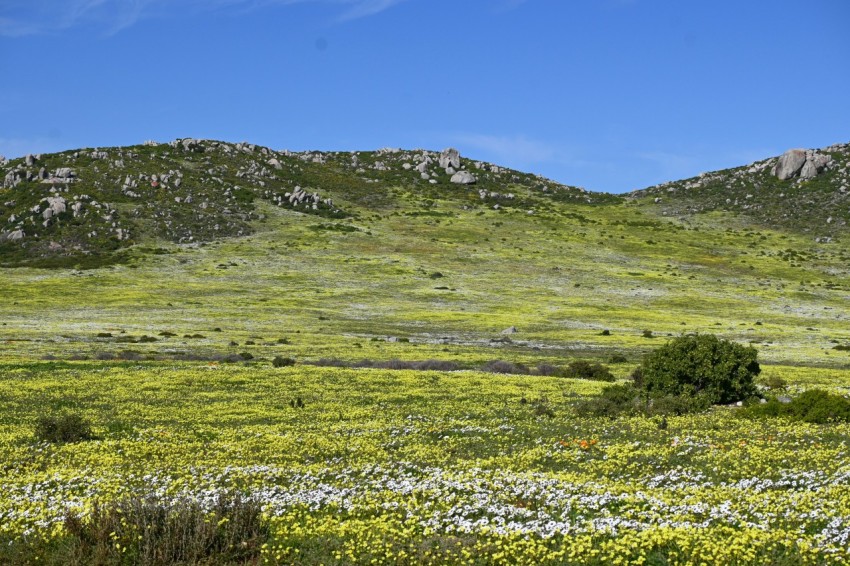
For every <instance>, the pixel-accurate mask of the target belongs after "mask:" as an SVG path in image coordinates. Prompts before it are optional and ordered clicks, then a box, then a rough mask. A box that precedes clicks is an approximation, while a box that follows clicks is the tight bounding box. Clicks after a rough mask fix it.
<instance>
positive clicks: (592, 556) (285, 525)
mask: <svg viewBox="0 0 850 566" xmlns="http://www.w3.org/2000/svg"><path fill="white" fill-rule="evenodd" d="M765 373H768V374H774V375H777V376H780V377H782V378H784V379H786V380H787V381H788V382H789V383H791V385H792V389H793V388H795V387H796V388H803V387H806V386H808V385H809V384H812V383H816V384H818V385H819V386H820V387H826V388H832V389H833V390H836V391H842V390H843V389H842V384H846V383H847V377H848V376H847V375H846V372H844V371H840V370H815V369H798V368H790V367H779V366H772V367H769V368H766V370H765ZM602 385H603V384H601V383H596V382H590V381H582V380H571V379H562V378H553V377H541V376H508V375H496V374H487V373H479V372H472V371H459V372H428V371H409V370H407V371H391V370H373V369H340V368H318V367H310V366H300V365H299V366H295V367H288V368H272V367H270V366H269V365H268V364H264V365H256V366H250V365H247V366H238V367H237V366H227V365H221V366H219V365H216V364H189V363H186V364H180V363H168V364H156V363H146V364H142V365H135V364H130V363H127V364H114V363H113V364H111V365H110V364H103V363H99V362H98V363H95V362H75V363H55V362H50V363H48V362H33V363H26V364H17V365H14V364H9V363H7V364H5V365H4V366H2V367H0V399H2V406H3V408H4V410H3V413H2V417H0V418H2V421H0V449H1V450H2V452H3V459H2V468H0V539H2V549H0V561H2V562H3V563H9V562H29V563H41V562H43V561H45V560H46V561H48V562H49V561H50V560H53V561H54V562H55V561H56V560H58V559H57V558H56V557H57V556H58V557H61V556H66V557H67V555H63V554H62V552H61V549H62V548H63V545H68V544H69V543H68V540H69V537H70V534H69V533H70V531H69V529H70V530H72V526H73V525H75V524H76V525H80V524H83V525H84V524H86V521H89V520H90V519H91V517H92V516H94V515H96V514H97V513H98V512H99V510H101V509H103V508H104V507H105V506H109V505H110V504H112V505H115V504H117V503H120V502H122V501H123V502H126V501H148V502H155V505H156V506H158V508H161V509H163V510H165V511H166V512H167V510H168V509H176V508H180V506H184V507H186V506H187V505H188V506H190V507H191V506H194V507H193V508H199V509H204V510H207V509H213V508H214V507H215V506H216V504H217V502H218V503H220V502H221V500H222V498H224V497H239V498H240V500H241V501H243V504H244V503H245V502H249V503H250V502H254V503H256V504H257V505H259V506H260V508H261V510H262V511H261V512H262V515H261V517H262V523H263V525H264V527H263V528H264V529H265V530H264V532H266V533H267V534H266V535H265V536H264V538H263V539H262V541H261V544H260V542H256V541H241V542H239V543H238V544H237V546H238V545H239V544H241V545H243V546H245V545H250V544H255V543H256V544H257V548H256V549H255V550H256V552H255V553H254V554H250V558H249V559H247V560H248V561H249V562H259V563H270V564H278V563H279V564H291V563H298V564H363V563H380V564H386V563H389V564H418V563H424V564H491V563H497V564H500V563H514V564H573V563H574V564H587V563H590V564H632V563H634V564H642V563H643V564H667V563H672V564H801V563H802V564H841V563H846V562H848V561H850V551H848V547H850V456H848V446H847V443H848V438H850V426H848V425H846V424H842V425H809V424H800V423H790V422H787V421H783V420H781V419H772V420H759V421H752V420H748V419H745V418H742V417H741V416H740V415H738V414H736V411H738V410H737V409H736V408H733V407H721V408H716V409H714V410H712V411H711V412H709V413H706V414H701V415H691V416H684V417H671V418H669V419H667V420H666V421H665V422H664V423H662V422H660V421H659V420H658V419H649V418H643V417H634V418H621V419H618V420H610V419H596V418H593V419H591V418H580V417H578V416H576V414H575V411H574V409H573V405H574V403H575V402H576V401H577V400H579V399H581V398H582V397H585V396H588V395H593V394H595V393H597V392H598V391H599V389H600V388H601V386H602ZM67 413H77V414H80V415H82V416H84V417H85V418H86V419H88V420H89V421H90V422H91V423H92V425H93V433H94V438H93V439H89V440H83V441H80V442H73V443H64V444H62V443H48V442H39V441H37V440H36V436H35V433H34V427H35V423H36V421H37V420H38V418H39V417H41V416H44V415H51V414H57V415H58V414H67ZM210 516H211V517H213V519H215V520H218V521H219V522H225V521H228V520H229V519H228V518H227V517H223V518H216V517H215V516H213V515H210ZM119 523H120V521H119ZM143 535H144V533H138V532H135V531H132V529H129V528H128V529H124V530H121V529H115V530H114V531H111V532H110V533H108V535H107V536H109V537H111V538H110V541H111V544H113V548H112V551H113V554H114V553H118V555H119V556H120V555H121V553H125V557H126V562H127V563H133V562H134V561H135V560H138V556H136V555H134V554H133V553H134V552H138V545H136V542H137V540H141V539H142V538H143ZM131 539H134V540H131ZM134 545H136V546H134ZM237 561H238V560H237Z"/></svg>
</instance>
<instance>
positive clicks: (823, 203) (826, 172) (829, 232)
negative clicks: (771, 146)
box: [628, 144, 850, 242]
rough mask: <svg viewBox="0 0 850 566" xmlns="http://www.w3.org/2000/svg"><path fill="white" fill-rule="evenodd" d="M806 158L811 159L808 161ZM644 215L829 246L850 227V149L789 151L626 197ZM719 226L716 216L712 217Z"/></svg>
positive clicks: (831, 148) (665, 184) (839, 147)
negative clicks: (740, 226)
mask: <svg viewBox="0 0 850 566" xmlns="http://www.w3.org/2000/svg"><path fill="white" fill-rule="evenodd" d="M806 154H808V156H809V157H810V159H806V158H805V156H806ZM628 197H629V198H630V199H633V200H634V201H636V202H638V203H640V205H641V206H642V208H643V209H644V210H646V211H647V212H651V213H653V214H657V215H660V216H667V217H671V218H678V219H681V220H683V221H686V222H699V216H700V215H701V214H702V215H705V214H708V213H720V214H722V215H726V216H727V221H729V220H732V219H734V218H736V217H740V218H742V219H745V220H746V221H747V222H750V223H753V224H755V225H759V226H763V227H767V228H778V229H785V230H791V231H795V232H799V233H804V234H809V235H811V236H812V237H813V238H817V239H819V240H821V241H825V242H828V241H830V240H831V239H833V238H835V237H836V236H838V235H840V234H842V233H844V232H846V231H847V229H848V222H850V144H836V145H832V146H829V147H826V148H823V149H820V150H789V151H788V152H786V153H785V154H784V155H783V156H778V157H771V158H769V159H764V160H761V161H756V162H754V163H751V164H750V165H744V166H741V167H735V168H733V169H725V170H722V171H714V172H710V173H703V174H702V175H699V176H697V177H692V178H690V179H683V180H680V181H672V182H669V183H663V184H661V185H657V186H654V187H649V188H647V189H643V190H640V191H635V192H633V193H631V194H629V195H628ZM711 218H712V221H713V222H716V221H717V220H718V214H714V215H712V216H711Z"/></svg>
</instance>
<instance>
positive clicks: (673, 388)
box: [641, 334, 761, 404]
mask: <svg viewBox="0 0 850 566" xmlns="http://www.w3.org/2000/svg"><path fill="white" fill-rule="evenodd" d="M757 356H758V352H757V351H756V349H755V348H753V347H747V346H742V345H740V344H736V343H734V342H730V341H728V340H721V339H720V338H718V337H717V336H714V335H712V334H695V335H689V336H681V337H679V338H676V339H674V340H671V341H670V342H668V343H667V344H665V345H664V346H662V347H660V348H658V349H657V350H655V351H653V352H650V353H649V354H647V355H646V357H644V359H643V363H642V364H641V374H642V383H643V388H644V389H646V391H647V392H648V393H649V394H650V396H653V397H655V396H663V395H683V394H684V395H690V396H695V395H704V396H706V397H707V399H708V400H710V401H711V403H712V404H717V403H732V402H735V401H740V400H743V399H746V398H748V397H751V396H753V395H755V394H756V389H755V385H754V384H753V379H754V378H755V377H756V376H757V375H758V374H759V373H760V371H761V368H760V367H759V364H758V361H757V360H756V358H757Z"/></svg>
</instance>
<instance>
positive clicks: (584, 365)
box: [564, 360, 614, 381]
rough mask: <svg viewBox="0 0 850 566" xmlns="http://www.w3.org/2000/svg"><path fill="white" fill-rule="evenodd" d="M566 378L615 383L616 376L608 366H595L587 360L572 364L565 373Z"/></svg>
mask: <svg viewBox="0 0 850 566" xmlns="http://www.w3.org/2000/svg"><path fill="white" fill-rule="evenodd" d="M564 377H575V378H579V379H592V380H594V381H614V375H613V374H612V373H611V370H609V369H608V368H607V367H606V366H603V365H602V364H594V363H590V362H588V361H585V360H577V361H574V362H570V365H568V366H567V369H566V370H565V371H564Z"/></svg>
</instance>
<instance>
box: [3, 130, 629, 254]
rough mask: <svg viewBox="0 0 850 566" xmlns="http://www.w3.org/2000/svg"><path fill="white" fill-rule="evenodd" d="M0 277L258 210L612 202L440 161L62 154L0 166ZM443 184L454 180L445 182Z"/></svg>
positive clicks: (213, 147) (194, 147)
mask: <svg viewBox="0 0 850 566" xmlns="http://www.w3.org/2000/svg"><path fill="white" fill-rule="evenodd" d="M0 178H2V179H3V180H4V182H3V187H2V189H0V222H2V224H0V265H6V266H15V265H41V266H51V265H58V266H73V265H77V264H79V265H82V266H87V265H88V266H96V265H102V264H104V263H110V262H114V261H124V260H126V259H127V254H124V253H122V250H126V249H127V248H129V247H131V246H133V245H135V244H153V245H156V244H157V243H158V242H173V243H180V244H190V243H198V242H209V241H211V240H214V239H216V238H222V237H229V236H243V235H246V234H250V233H252V232H253V231H254V229H255V226H254V224H255V223H256V222H257V221H261V220H262V215H260V214H258V212H257V207H258V204H259V203H269V204H272V205H274V206H276V207H278V208H282V209H289V210H294V211H298V212H300V213H303V214H307V215H311V216H319V217H330V218H344V217H357V216H358V215H361V214H367V213H372V212H382V211H387V210H393V209H394V208H397V207H407V206H408V205H409V204H415V205H416V206H419V207H420V208H421V209H422V210H427V209H428V208H429V206H431V205H432V204H433V202H434V200H439V199H442V200H447V201H451V202H454V203H456V204H457V205H458V206H459V207H464V206H465V207H473V208H480V207H495V208H500V207H505V208H523V209H533V208H535V207H537V206H540V205H544V206H545V205H547V204H550V203H554V202H581V203H591V204H593V203H604V202H617V201H619V200H620V199H619V198H618V197H613V196H610V195H604V194H595V193H589V192H587V191H584V190H582V189H578V188H575V187H567V186H563V185H560V184H558V183H555V182H553V181H549V180H547V179H543V178H541V177H537V176H534V175H529V174H527V173H521V172H518V171H514V170H510V169H506V168H503V167H499V166H497V165H492V164H489V163H482V162H480V161H471V160H468V159H464V158H461V157H460V156H459V155H458V154H457V152H456V151H448V150H447V151H445V152H442V153H438V152H433V151H426V150H416V151H402V150H397V149H384V150H378V151H375V152H354V153H323V152H304V153H292V152H288V151H283V152H277V151H273V150H271V149H268V148H265V147H258V146H254V145H252V144H248V143H238V144H230V143H225V142H218V141H210V140H195V139H182V140H175V141H173V142H171V143H168V144H157V143H154V142H147V143H145V144H144V145H138V146H131V147H120V148H106V149H85V150H75V151H66V152H63V153H57V154H50V155H37V156H33V155H28V156H26V157H24V158H20V159H14V160H11V161H0ZM453 179H454V180H453Z"/></svg>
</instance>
